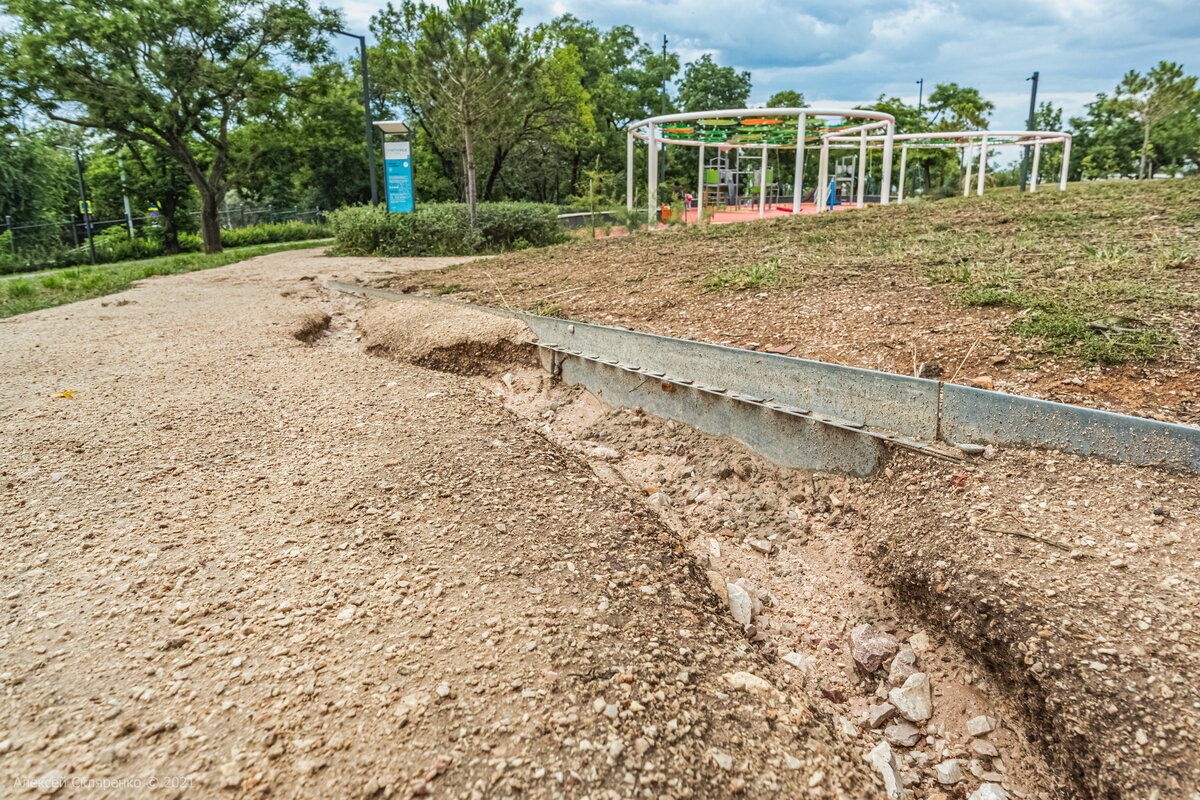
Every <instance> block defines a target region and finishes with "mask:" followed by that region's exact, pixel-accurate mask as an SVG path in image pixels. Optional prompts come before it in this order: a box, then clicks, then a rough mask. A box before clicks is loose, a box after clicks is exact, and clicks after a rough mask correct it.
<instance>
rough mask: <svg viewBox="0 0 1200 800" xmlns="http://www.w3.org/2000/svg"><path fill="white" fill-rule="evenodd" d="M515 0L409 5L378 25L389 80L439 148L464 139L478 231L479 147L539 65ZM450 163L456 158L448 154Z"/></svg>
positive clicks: (389, 10)
mask: <svg viewBox="0 0 1200 800" xmlns="http://www.w3.org/2000/svg"><path fill="white" fill-rule="evenodd" d="M520 17H521V10H520V8H518V7H517V5H516V3H515V2H514V0H448V2H447V5H446V8H445V9H442V8H438V7H436V6H431V5H426V4H425V3H422V2H414V1H413V0H403V2H402V3H401V5H400V7H399V8H398V9H397V8H396V7H394V6H393V5H392V4H391V3H388V5H387V7H386V8H384V10H383V11H381V12H379V14H376V15H375V17H373V18H372V20H371V29H372V31H374V33H375V36H376V38H377V39H378V40H379V45H378V48H377V51H378V52H379V54H380V56H381V57H382V61H383V73H382V79H383V80H387V81H388V82H389V84H390V85H391V86H393V87H394V88H395V91H397V92H398V94H399V95H400V97H401V100H402V102H403V104H404V105H405V106H407V107H408V108H409V109H411V110H412V111H413V113H414V114H415V115H416V118H417V121H418V124H419V125H421V126H422V127H423V128H424V129H425V130H426V132H427V133H428V134H429V141H430V142H431V144H433V145H434V146H435V147H446V146H447V145H448V144H449V143H450V142H454V141H455V140H457V142H456V144H457V149H458V151H459V155H460V156H461V158H462V164H463V173H464V175H465V177H466V192H465V194H466V201H467V207H468V209H469V214H470V219H471V225H472V226H474V225H475V224H476V222H477V220H478V213H477V208H476V204H477V201H478V195H479V191H478V180H477V169H476V155H477V152H476V148H477V145H478V143H479V141H480V139H481V138H486V137H487V136H488V135H489V134H492V133H494V132H495V131H496V130H497V128H498V127H499V126H500V125H501V124H502V122H503V120H504V117H505V115H506V112H507V111H508V110H509V108H510V106H511V98H512V96H513V95H514V94H519V93H523V92H529V91H531V90H532V88H533V86H534V84H535V82H536V76H537V67H538V66H539V64H538V59H537V58H536V57H535V54H534V52H533V48H532V47H531V43H530V42H529V40H528V39H527V38H526V37H524V36H522V34H521V30H520V28H519V22H520ZM439 156H440V157H441V158H443V159H444V160H445V159H447V158H449V157H450V154H449V153H447V152H445V151H443V152H441V153H439Z"/></svg>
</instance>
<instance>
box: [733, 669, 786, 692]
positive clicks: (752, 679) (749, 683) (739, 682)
mask: <svg viewBox="0 0 1200 800" xmlns="http://www.w3.org/2000/svg"><path fill="white" fill-rule="evenodd" d="M721 680H723V681H725V683H726V684H728V685H729V688H730V689H737V690H741V691H743V692H753V693H756V694H763V693H765V694H774V693H775V691H776V689H775V687H774V686H772V685H771V684H770V683H768V682H767V681H765V680H763V679H762V678H760V677H758V676H757V675H755V674H754V673H752V672H727V673H725V674H724V675H722V676H721Z"/></svg>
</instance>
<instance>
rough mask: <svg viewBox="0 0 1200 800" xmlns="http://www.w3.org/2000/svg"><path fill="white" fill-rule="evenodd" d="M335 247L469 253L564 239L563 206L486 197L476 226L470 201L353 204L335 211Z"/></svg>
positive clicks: (365, 252)
mask: <svg viewBox="0 0 1200 800" xmlns="http://www.w3.org/2000/svg"><path fill="white" fill-rule="evenodd" d="M329 224H330V226H331V227H332V229H333V236H334V246H333V250H332V252H334V253H336V254H337V255H343V256H369V255H375V256H463V255H473V254H475V253H487V252H497V251H502V250H514V249H517V248H519V247H544V246H545V245H548V244H555V243H556V242H560V241H563V234H562V231H561V230H560V228H559V226H558V210H557V209H556V208H555V207H554V206H551V205H543V204H540V203H480V204H479V225H478V227H476V228H471V226H470V217H469V214H468V211H467V206H466V204H464V203H430V204H427V205H422V206H419V207H418V208H417V210H416V211H413V212H412V213H409V214H393V213H389V212H388V211H387V209H386V208H385V207H383V206H349V207H346V208H342V209H339V210H337V211H334V212H333V213H331V214H330V215H329Z"/></svg>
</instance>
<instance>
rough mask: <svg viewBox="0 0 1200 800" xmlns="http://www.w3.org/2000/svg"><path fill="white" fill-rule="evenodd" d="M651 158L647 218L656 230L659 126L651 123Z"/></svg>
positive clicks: (648, 176)
mask: <svg viewBox="0 0 1200 800" xmlns="http://www.w3.org/2000/svg"><path fill="white" fill-rule="evenodd" d="M649 144H650V158H649V159H648V162H649V163H648V166H649V174H648V175H647V176H646V207H647V209H648V210H649V216H648V217H647V219H646V225H647V226H648V227H649V228H650V230H654V227H655V223H656V222H657V221H658V217H657V215H656V212H657V211H658V209H657V206H658V126H657V125H654V124H651V125H650V140H649Z"/></svg>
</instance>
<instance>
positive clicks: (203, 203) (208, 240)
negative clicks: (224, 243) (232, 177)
mask: <svg viewBox="0 0 1200 800" xmlns="http://www.w3.org/2000/svg"><path fill="white" fill-rule="evenodd" d="M220 206H221V203H220V200H219V198H218V197H217V195H216V194H215V193H214V192H211V191H205V190H203V189H202V190H201V191H200V236H201V237H202V238H203V239H204V252H206V253H219V252H221V218H220V217H219V216H218V210H219V209H220Z"/></svg>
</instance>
